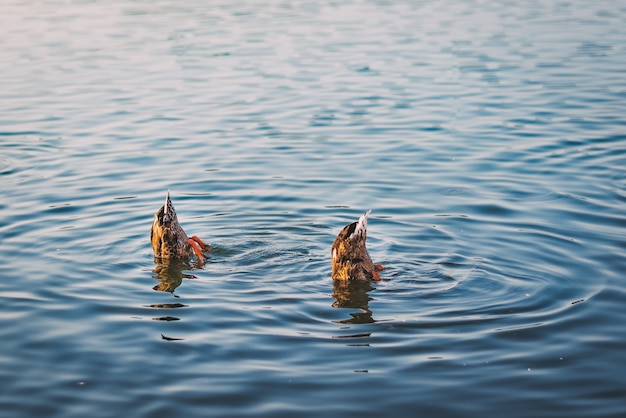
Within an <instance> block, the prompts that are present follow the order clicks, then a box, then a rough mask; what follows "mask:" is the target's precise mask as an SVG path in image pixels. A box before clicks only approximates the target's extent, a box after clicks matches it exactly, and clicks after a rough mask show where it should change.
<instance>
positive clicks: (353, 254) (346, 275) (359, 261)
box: [330, 210, 383, 280]
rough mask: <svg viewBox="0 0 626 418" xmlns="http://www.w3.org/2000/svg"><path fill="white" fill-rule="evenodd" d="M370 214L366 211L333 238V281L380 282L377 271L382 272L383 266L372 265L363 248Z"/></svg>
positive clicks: (331, 253)
mask: <svg viewBox="0 0 626 418" xmlns="http://www.w3.org/2000/svg"><path fill="white" fill-rule="evenodd" d="M370 212H371V210H368V211H367V212H365V213H364V214H363V216H361V217H360V218H359V220H358V221H357V222H352V223H351V224H349V225H346V226H345V227H344V228H343V229H342V230H341V232H340V233H339V235H337V238H335V241H334V242H333V245H332V247H331V250H330V255H331V258H332V261H331V263H332V268H333V272H332V277H333V279H336V280H349V279H354V280H369V279H374V280H380V275H379V274H378V273H377V271H380V270H383V266H381V265H380V264H374V263H373V262H372V259H371V258H370V255H369V254H368V253H367V248H365V239H366V238H367V217H368V216H369V214H370Z"/></svg>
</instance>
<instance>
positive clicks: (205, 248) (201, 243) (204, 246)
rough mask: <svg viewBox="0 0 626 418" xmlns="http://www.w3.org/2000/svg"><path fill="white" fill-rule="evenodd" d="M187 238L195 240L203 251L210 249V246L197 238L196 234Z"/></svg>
mask: <svg viewBox="0 0 626 418" xmlns="http://www.w3.org/2000/svg"><path fill="white" fill-rule="evenodd" d="M189 240H190V241H191V240H194V241H195V242H197V243H198V244H199V245H200V247H201V248H202V249H203V250H204V251H211V246H210V245H209V244H207V243H205V242H204V241H202V240H201V239H200V238H198V236H197V235H194V236H192V237H191V238H190V239H189Z"/></svg>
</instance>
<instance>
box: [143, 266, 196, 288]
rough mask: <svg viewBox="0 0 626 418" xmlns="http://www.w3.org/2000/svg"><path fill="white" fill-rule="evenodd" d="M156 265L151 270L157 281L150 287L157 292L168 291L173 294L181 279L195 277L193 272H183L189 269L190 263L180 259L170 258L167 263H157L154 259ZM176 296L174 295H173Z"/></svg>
mask: <svg viewBox="0 0 626 418" xmlns="http://www.w3.org/2000/svg"><path fill="white" fill-rule="evenodd" d="M155 264H156V267H155V268H154V270H152V273H153V275H152V277H153V278H154V279H156V280H158V281H159V283H158V284H157V285H156V286H154V287H153V288H152V289H154V290H156V291H159V292H169V293H172V294H174V290H176V288H177V287H178V286H180V285H181V284H182V282H183V279H195V278H196V276H194V275H193V274H187V273H183V271H184V270H189V269H190V268H191V265H190V264H189V263H188V262H185V261H181V260H172V261H170V262H168V263H159V262H157V261H156V260H155ZM174 296H176V295H174Z"/></svg>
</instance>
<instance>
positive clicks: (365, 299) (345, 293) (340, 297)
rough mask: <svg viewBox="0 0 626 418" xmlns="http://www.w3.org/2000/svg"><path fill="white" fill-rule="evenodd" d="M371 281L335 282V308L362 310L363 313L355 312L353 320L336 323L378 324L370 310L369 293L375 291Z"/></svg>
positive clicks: (352, 316) (352, 315)
mask: <svg viewBox="0 0 626 418" xmlns="http://www.w3.org/2000/svg"><path fill="white" fill-rule="evenodd" d="M374 289H375V288H374V287H372V284H371V282H370V281H369V280H333V297H334V298H335V302H333V305H332V306H333V308H353V309H360V310H361V312H353V313H351V314H350V316H351V318H349V319H344V320H341V321H334V322H336V323H338V324H371V323H373V322H376V321H375V320H374V318H373V317H372V311H370V309H369V301H370V300H371V298H370V297H369V294H368V292H369V291H370V290H374Z"/></svg>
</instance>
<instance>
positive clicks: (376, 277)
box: [372, 271, 380, 281]
mask: <svg viewBox="0 0 626 418" xmlns="http://www.w3.org/2000/svg"><path fill="white" fill-rule="evenodd" d="M372 278H373V279H374V280H376V281H380V274H378V273H376V272H375V271H373V272H372Z"/></svg>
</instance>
